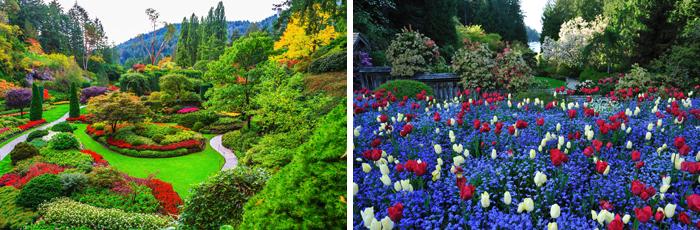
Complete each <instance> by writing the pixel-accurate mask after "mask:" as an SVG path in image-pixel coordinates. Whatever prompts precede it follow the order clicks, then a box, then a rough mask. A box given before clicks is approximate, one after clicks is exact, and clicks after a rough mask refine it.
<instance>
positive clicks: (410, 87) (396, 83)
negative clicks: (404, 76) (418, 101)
mask: <svg viewBox="0 0 700 230" xmlns="http://www.w3.org/2000/svg"><path fill="white" fill-rule="evenodd" d="M377 89H385V90H387V91H391V93H392V94H394V96H396V98H398V99H399V100H401V99H402V98H403V97H404V96H408V97H409V98H412V97H415V96H416V94H419V93H420V92H421V91H423V90H425V92H426V95H433V88H431V87H430V86H428V85H426V84H425V83H423V82H419V81H414V80H391V81H387V82H384V84H381V85H379V87H378V88H377Z"/></svg>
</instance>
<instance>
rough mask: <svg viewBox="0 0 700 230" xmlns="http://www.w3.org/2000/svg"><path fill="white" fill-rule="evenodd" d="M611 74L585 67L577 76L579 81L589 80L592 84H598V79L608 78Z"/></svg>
mask: <svg viewBox="0 0 700 230" xmlns="http://www.w3.org/2000/svg"><path fill="white" fill-rule="evenodd" d="M610 75H611V74H609V73H606V72H599V71H598V70H596V69H594V68H591V67H587V68H585V69H583V71H581V74H580V75H579V76H578V80H579V81H582V82H583V81H586V80H591V81H593V82H598V80H599V79H603V78H606V77H609V76H610Z"/></svg>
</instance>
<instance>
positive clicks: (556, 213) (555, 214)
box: [549, 204, 561, 219]
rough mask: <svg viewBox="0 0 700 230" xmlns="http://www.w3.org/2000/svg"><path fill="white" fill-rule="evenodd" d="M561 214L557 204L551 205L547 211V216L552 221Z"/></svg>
mask: <svg viewBox="0 0 700 230" xmlns="http://www.w3.org/2000/svg"><path fill="white" fill-rule="evenodd" d="M560 214H561V209H560V208H559V205H558V204H553V205H552V207H551V208H550V209H549V216H550V217H552V219H556V218H559V215H560Z"/></svg>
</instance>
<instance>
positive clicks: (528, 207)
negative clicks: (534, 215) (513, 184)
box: [518, 197, 535, 213]
mask: <svg viewBox="0 0 700 230" xmlns="http://www.w3.org/2000/svg"><path fill="white" fill-rule="evenodd" d="M534 209H535V201H533V200H532V198H529V197H528V198H525V199H523V201H522V202H520V203H519V204H518V213H522V212H523V211H526V212H528V213H529V212H532V210H534Z"/></svg>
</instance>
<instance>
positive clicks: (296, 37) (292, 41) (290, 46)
mask: <svg viewBox="0 0 700 230" xmlns="http://www.w3.org/2000/svg"><path fill="white" fill-rule="evenodd" d="M323 18H324V20H328V18H329V16H328V15H327V14H326V15H323ZM338 36H340V34H339V33H338V32H336V31H335V27H333V26H330V25H329V26H326V28H324V29H323V30H321V31H319V32H318V33H316V34H306V28H305V27H304V25H302V24H301V20H300V18H299V15H298V14H295V15H294V16H292V17H291V18H290V20H289V23H288V24H287V28H286V29H285V31H284V33H283V34H282V37H281V38H280V40H279V41H277V42H275V50H280V49H282V50H286V51H285V52H284V53H282V54H280V55H278V56H276V57H274V58H273V59H274V60H287V61H293V60H296V61H301V60H306V59H307V58H308V57H309V56H311V54H313V53H314V52H316V49H317V48H318V47H321V46H324V45H328V44H329V43H330V42H331V41H332V40H333V39H335V38H336V37H338Z"/></svg>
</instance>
